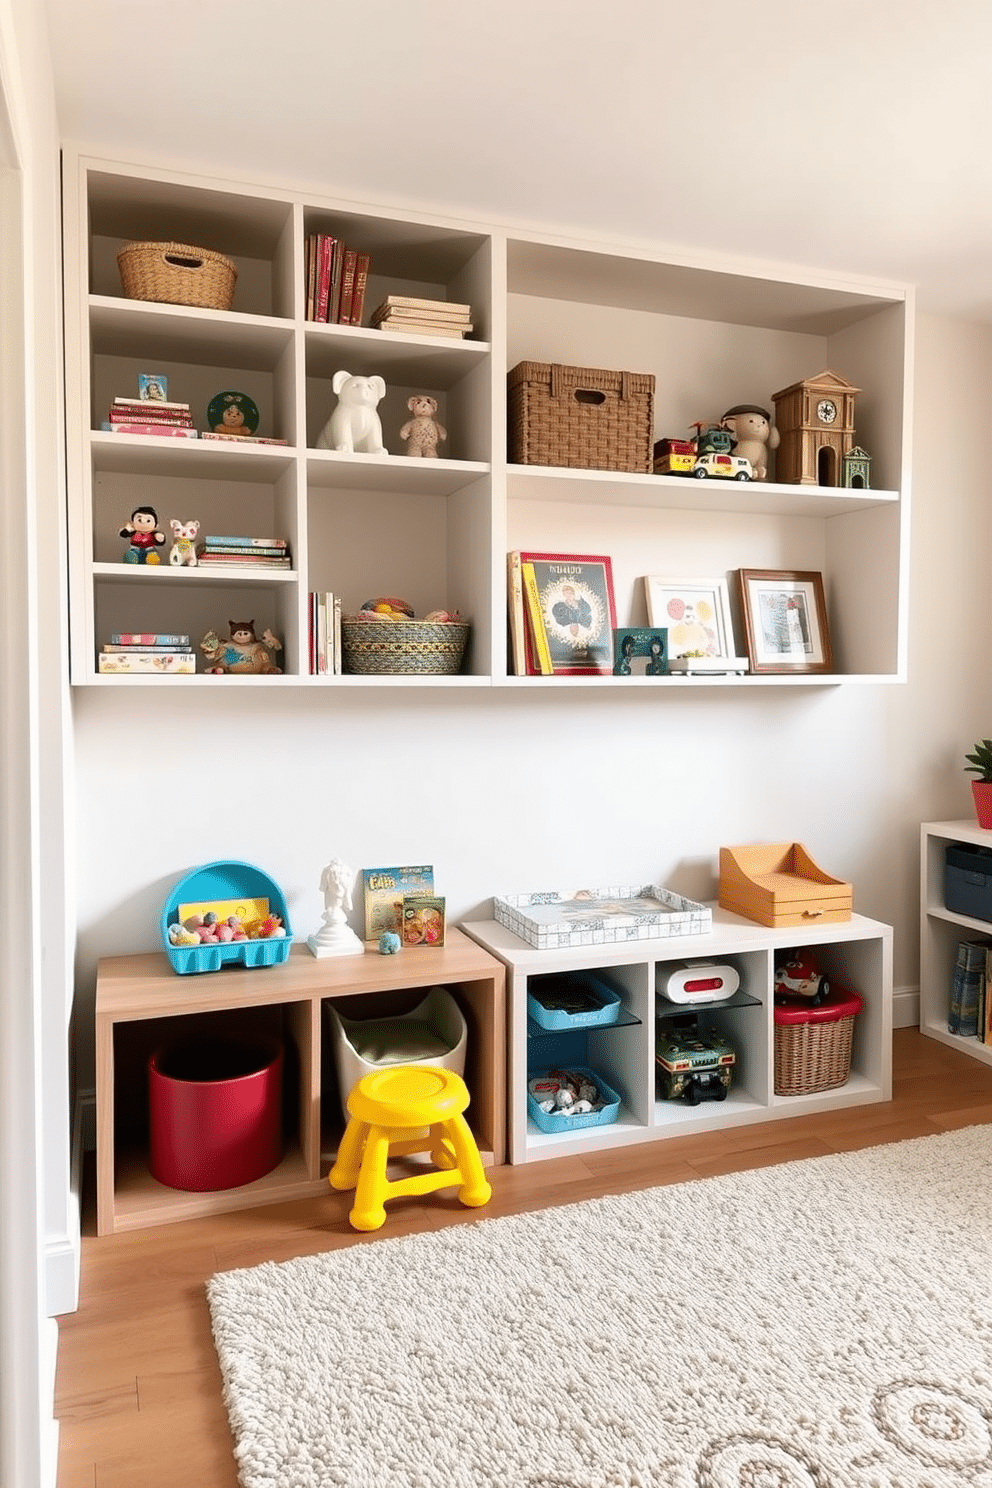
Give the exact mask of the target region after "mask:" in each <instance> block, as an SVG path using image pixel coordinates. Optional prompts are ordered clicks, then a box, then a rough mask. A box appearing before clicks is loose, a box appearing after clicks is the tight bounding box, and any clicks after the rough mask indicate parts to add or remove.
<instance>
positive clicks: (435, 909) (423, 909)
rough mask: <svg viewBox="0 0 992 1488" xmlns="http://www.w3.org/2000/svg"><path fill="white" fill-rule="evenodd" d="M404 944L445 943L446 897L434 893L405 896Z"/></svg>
mask: <svg viewBox="0 0 992 1488" xmlns="http://www.w3.org/2000/svg"><path fill="white" fill-rule="evenodd" d="M403 944H404V945H405V946H443V945H444V899H443V898H438V897H437V895H434V894H405V895H404V896H403Z"/></svg>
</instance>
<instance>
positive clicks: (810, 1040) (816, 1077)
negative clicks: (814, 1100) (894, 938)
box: [775, 988, 864, 1095]
mask: <svg viewBox="0 0 992 1488" xmlns="http://www.w3.org/2000/svg"><path fill="white" fill-rule="evenodd" d="M863 1007H864V1000H863V998H861V997H859V996H858V994H857V993H856V992H844V991H841V990H838V989H836V988H835V989H834V990H833V991H832V992H831V993H830V994H829V996H828V997H827V999H826V1001H825V1002H823V1003H821V1005H820V1006H819V1007H809V1008H806V1007H793V1006H790V1007H776V1008H775V1094H776V1095H813V1094H815V1093H816V1092H817V1091H820V1090H833V1089H834V1088H835V1087H836V1086H838V1085H846V1084H847V1082H848V1080H849V1078H850V1075H851V1046H852V1043H853V1040H854V1020H855V1018H856V1016H857V1014H858V1013H859V1012H860V1011H861V1009H862V1008H863Z"/></svg>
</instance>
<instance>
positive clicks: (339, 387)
mask: <svg viewBox="0 0 992 1488" xmlns="http://www.w3.org/2000/svg"><path fill="white" fill-rule="evenodd" d="M331 386H332V387H333V389H334V391H335V393H336V394H337V398H338V402H337V407H336V408H335V409H333V410H332V412H331V416H330V418H329V419H328V420H327V423H326V424H325V425H324V427H323V429H321V431H320V434H319V436H318V439H317V448H318V449H326V450H337V451H339V452H340V453H341V454H346V455H351V454H361V455H388V454H389V451H388V450H387V449H386V446H385V445H384V444H383V442H382V424H381V422H380V420H379V415H378V413H377V412H376V408H377V407H378V404H379V400H380V398H381V397H382V396H383V394H384V393H385V391H386V384H385V383H384V382H383V380H382V378H381V377H376V376H373V377H353V376H352V375H351V373H350V372H335V374H334V381H333V382H332V384H331Z"/></svg>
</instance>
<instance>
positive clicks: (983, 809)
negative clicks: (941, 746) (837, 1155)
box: [965, 739, 992, 830]
mask: <svg viewBox="0 0 992 1488" xmlns="http://www.w3.org/2000/svg"><path fill="white" fill-rule="evenodd" d="M965 759H966V760H968V762H969V763H968V764H966V765H965V769H966V770H970V771H972V772H973V773H974V774H975V776H976V778H975V779H974V780H973V781H972V782H971V793H972V795H973V796H974V798H975V815H976V816H977V818H978V825H979V826H980V827H985V828H986V829H988V830H992V739H979V740H978V742H977V743H976V744H975V746H974V749H973V750H972V752H971V754H966V755H965Z"/></svg>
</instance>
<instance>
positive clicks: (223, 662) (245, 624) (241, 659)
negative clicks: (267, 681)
mask: <svg viewBox="0 0 992 1488" xmlns="http://www.w3.org/2000/svg"><path fill="white" fill-rule="evenodd" d="M228 624H229V625H230V627H231V634H230V636H229V637H228V638H227V640H224V641H222V640H220V639H219V638H218V636H217V632H216V631H215V630H211V631H209V632H208V634H207V635H205V636H204V637H203V640H202V641H201V642H200V650H201V651H202V652H203V655H204V659H205V660H206V661H207V662H208V666H207V667H206V670H207V671H208V672H221V673H222V672H235V673H237V672H265V673H278V672H281V671H282V668H281V667H277V666H276V664H275V660H274V657H275V653H276V652H277V651H281V650H282V641H280V640H279V639H278V638H277V637H276V636H274V635H273V634H272V632H271V630H265V631H263V632H262V638H261V640H259V638H258V636H256V634H255V622H254V620H230V621H228Z"/></svg>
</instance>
